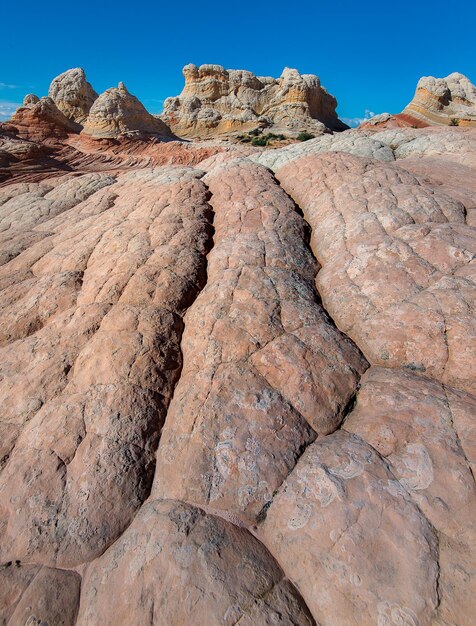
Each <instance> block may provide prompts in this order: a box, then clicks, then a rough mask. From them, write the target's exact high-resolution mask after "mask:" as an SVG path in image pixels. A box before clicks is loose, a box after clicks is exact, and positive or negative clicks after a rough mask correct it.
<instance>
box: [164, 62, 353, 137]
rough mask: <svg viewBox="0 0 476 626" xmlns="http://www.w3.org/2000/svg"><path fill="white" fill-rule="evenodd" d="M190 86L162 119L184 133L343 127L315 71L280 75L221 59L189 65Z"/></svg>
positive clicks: (315, 130)
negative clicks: (233, 65) (236, 67)
mask: <svg viewBox="0 0 476 626" xmlns="http://www.w3.org/2000/svg"><path fill="white" fill-rule="evenodd" d="M183 74H184V77H185V86H184V89H183V91H182V93H181V94H180V96H178V97H176V98H168V99H167V100H166V101H165V104H164V112H163V115H162V119H163V120H164V121H165V122H166V123H167V124H168V125H169V126H170V127H171V129H172V130H173V131H174V133H176V134H177V135H179V136H183V137H210V136H215V135H220V134H226V133H230V132H234V131H243V130H251V129H255V128H270V127H272V128H273V129H275V130H279V131H284V132H289V131H293V132H299V131H306V130H307V131H312V132H313V133H315V134H322V132H324V131H325V130H326V129H332V130H343V129H344V128H345V125H344V124H343V123H342V122H341V121H340V120H339V119H338V117H337V114H336V107H337V101H336V99H335V98H334V97H333V96H331V95H330V94H329V93H327V91H326V90H325V89H324V88H323V87H322V86H321V83H320V80H319V78H318V77H317V76H314V75H313V74H303V75H301V74H299V72H298V71H297V70H294V69H289V68H286V69H285V70H284V71H283V73H282V74H281V76H280V78H278V79H275V78H271V77H269V76H255V75H254V74H252V73H251V72H248V71H245V70H226V69H224V68H223V67H222V66H221V65H202V66H200V67H197V66H196V65H186V66H185V67H184V68H183Z"/></svg>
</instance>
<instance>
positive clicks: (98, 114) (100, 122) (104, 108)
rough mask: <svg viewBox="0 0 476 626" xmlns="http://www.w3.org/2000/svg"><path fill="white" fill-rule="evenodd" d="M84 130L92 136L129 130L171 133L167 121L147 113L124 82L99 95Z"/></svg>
mask: <svg viewBox="0 0 476 626" xmlns="http://www.w3.org/2000/svg"><path fill="white" fill-rule="evenodd" d="M83 132H84V133H86V134H88V135H90V136H92V137H117V136H118V135H127V134H130V133H135V134H138V133H141V134H159V135H169V134H170V131H169V129H168V127H167V126H166V124H164V122H162V121H161V120H160V119H158V118H157V117H154V116H153V115H151V114H150V113H148V112H147V111H146V109H145V107H144V106H143V104H142V103H141V102H140V101H139V100H138V99H137V98H136V97H135V96H133V95H132V94H130V93H129V92H128V91H127V89H126V86H125V85H124V84H123V83H119V85H118V86H117V87H113V88H112V89H108V90H107V91H105V92H104V93H102V94H101V95H100V96H99V97H98V99H97V100H96V101H95V102H94V104H93V105H92V107H91V109H90V111H89V115H88V117H87V119H86V121H85V123H84V131H83Z"/></svg>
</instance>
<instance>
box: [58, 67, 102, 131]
mask: <svg viewBox="0 0 476 626" xmlns="http://www.w3.org/2000/svg"><path fill="white" fill-rule="evenodd" d="M48 95H49V97H50V98H51V99H52V100H53V101H54V103H55V104H56V106H57V107H58V109H59V110H60V111H61V112H62V113H64V115H65V116H66V117H67V118H68V119H70V120H72V121H73V122H76V123H77V124H84V121H85V120H86V118H87V116H88V113H89V111H90V109H91V107H92V105H93V103H94V101H95V100H96V98H97V97H98V94H97V93H96V92H95V91H94V89H93V88H92V87H91V85H90V84H89V83H88V82H87V80H86V74H85V73H84V70H83V69H82V68H80V67H77V68H74V69H72V70H68V71H67V72H63V74H60V75H59V76H57V77H56V78H54V79H53V81H52V82H51V85H50V88H49V90H48Z"/></svg>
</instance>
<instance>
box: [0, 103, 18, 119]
mask: <svg viewBox="0 0 476 626" xmlns="http://www.w3.org/2000/svg"><path fill="white" fill-rule="evenodd" d="M19 106H20V104H19V103H18V102H8V101H6V100H0V121H2V122H4V121H5V120H9V119H10V118H11V116H12V115H13V114H14V113H15V111H16V110H17V109H18V107H19Z"/></svg>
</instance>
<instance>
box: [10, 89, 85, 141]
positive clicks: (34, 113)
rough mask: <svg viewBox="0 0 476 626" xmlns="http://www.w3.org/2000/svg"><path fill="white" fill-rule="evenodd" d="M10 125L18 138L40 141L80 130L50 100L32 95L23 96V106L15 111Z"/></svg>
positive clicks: (79, 127)
mask: <svg viewBox="0 0 476 626" xmlns="http://www.w3.org/2000/svg"><path fill="white" fill-rule="evenodd" d="M11 123H12V124H13V125H14V126H15V127H16V128H17V129H18V134H19V136H20V137H22V138H24V139H33V140H40V141H41V140H47V139H53V138H64V137H66V136H67V135H68V133H77V132H79V131H80V130H81V126H80V125H79V124H77V123H76V122H74V121H73V120H70V119H69V118H67V117H66V116H65V115H64V114H63V113H62V112H61V111H60V110H59V109H58V107H57V106H56V104H55V103H54V102H53V100H52V98H49V97H46V98H38V97H37V96H35V95H34V94H29V95H28V96H25V99H24V105H23V106H21V107H19V108H18V109H17V110H16V112H15V114H14V115H13V117H12V119H11Z"/></svg>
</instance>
